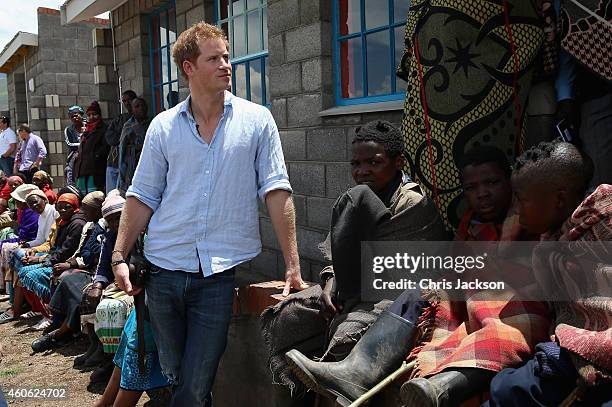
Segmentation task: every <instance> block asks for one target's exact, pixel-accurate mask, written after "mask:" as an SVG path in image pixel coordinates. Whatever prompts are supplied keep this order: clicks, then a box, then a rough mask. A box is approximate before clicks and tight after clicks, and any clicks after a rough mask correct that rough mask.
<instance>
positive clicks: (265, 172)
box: [255, 109, 293, 201]
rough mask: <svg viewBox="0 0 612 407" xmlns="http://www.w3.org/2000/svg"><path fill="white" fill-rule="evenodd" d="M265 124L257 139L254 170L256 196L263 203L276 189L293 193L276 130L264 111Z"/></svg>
mask: <svg viewBox="0 0 612 407" xmlns="http://www.w3.org/2000/svg"><path fill="white" fill-rule="evenodd" d="M264 117H265V119H264V120H265V124H264V126H263V129H262V131H261V134H260V137H259V144H258V146H257V158H256V160H255V168H256V170H257V194H258V196H259V198H260V199H261V200H262V201H263V200H265V197H266V194H267V193H268V192H270V191H274V190H276V189H282V190H285V191H288V192H293V190H292V189H291V184H290V183H289V176H288V175H287V168H286V167H285V158H284V156H283V149H282V147H281V141H280V136H279V134H278V128H277V127H276V123H275V122H274V118H273V117H272V114H271V113H270V112H269V111H268V110H267V109H266V112H265V116H264Z"/></svg>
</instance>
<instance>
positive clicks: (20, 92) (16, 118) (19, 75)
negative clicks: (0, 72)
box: [6, 66, 28, 129]
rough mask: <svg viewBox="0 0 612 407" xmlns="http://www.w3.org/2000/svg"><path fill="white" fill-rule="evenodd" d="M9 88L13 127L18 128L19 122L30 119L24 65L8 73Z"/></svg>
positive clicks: (10, 113)
mask: <svg viewBox="0 0 612 407" xmlns="http://www.w3.org/2000/svg"><path fill="white" fill-rule="evenodd" d="M6 79H7V88H8V104H9V117H10V118H11V127H13V129H15V128H16V126H17V125H18V123H22V122H27V121H28V112H27V103H26V90H25V77H24V73H23V67H22V66H20V67H17V68H16V69H15V70H14V71H13V72H10V73H8V74H7V75H6Z"/></svg>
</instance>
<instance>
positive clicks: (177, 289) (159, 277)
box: [145, 267, 234, 407]
mask: <svg viewBox="0 0 612 407" xmlns="http://www.w3.org/2000/svg"><path fill="white" fill-rule="evenodd" d="M145 292H146V301H147V306H148V307H149V315H150V317H151V318H150V319H151V327H152V328H153V337H154V338H155V343H156V344H157V349H158V351H159V361H160V364H161V367H162V371H163V373H164V375H165V376H166V377H167V378H168V380H169V381H170V383H172V385H173V390H174V391H173V394H172V401H171V403H170V406H173V407H178V406H194V407H195V406H212V396H211V394H210V391H211V388H212V385H213V382H214V380H215V374H216V373H217V366H218V365H219V360H220V359H221V355H222V354H223V352H224V350H225V345H226V343H227V330H228V327H229V323H230V319H231V316H232V304H233V298H234V271H233V270H228V271H225V272H223V273H219V274H214V275H212V276H210V277H206V278H204V277H203V275H202V274H201V273H184V272H181V271H168V270H164V269H160V268H157V267H153V270H152V271H151V273H150V275H149V277H148V278H147V282H146V284H145Z"/></svg>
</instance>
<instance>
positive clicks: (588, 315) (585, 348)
mask: <svg viewBox="0 0 612 407" xmlns="http://www.w3.org/2000/svg"><path fill="white" fill-rule="evenodd" d="M542 239H543V240H559V241H568V242H571V244H569V250H570V254H569V255H568V254H567V253H563V254H561V253H559V252H555V251H554V249H553V250H550V249H549V247H550V246H544V245H543V247H542V248H538V249H536V251H535V253H534V272H535V276H536V279H537V280H538V284H539V285H540V286H541V287H542V288H543V289H544V290H545V291H547V292H548V293H549V294H550V293H555V294H559V293H561V291H564V292H565V296H566V297H570V296H571V297H572V298H576V295H577V293H576V292H573V291H574V290H576V289H577V288H580V287H582V288H583V289H584V288H586V287H584V286H583V285H580V284H576V279H577V278H580V277H582V276H583V275H584V271H586V272H587V273H589V275H588V277H589V279H588V280H589V281H590V282H593V281H597V282H598V284H606V285H607V286H606V287H607V288H603V289H602V287H599V289H598V294H597V295H589V294H588V293H586V295H584V296H582V297H578V298H579V299H578V300H575V301H572V302H567V301H562V302H561V301H560V302H554V303H552V306H553V308H554V310H555V321H554V322H555V336H556V339H557V341H558V342H559V344H560V346H561V347H562V348H565V349H567V350H569V351H571V352H572V355H573V362H574V366H575V367H576V369H577V370H578V372H579V374H580V377H581V379H582V381H581V383H582V384H584V385H589V386H592V385H596V384H599V383H600V382H601V381H602V380H608V381H609V380H610V379H611V378H612V376H611V373H612V358H610V353H611V352H612V298H611V297H610V296H609V295H607V296H605V295H602V294H605V293H606V292H607V293H610V289H609V287H610V275H612V265H611V264H610V258H611V257H612V253H611V252H610V251H609V248H610V246H609V245H603V244H602V245H595V244H592V242H610V241H612V185H605V184H603V185H600V186H599V187H598V188H597V189H596V190H595V192H593V193H592V194H591V195H590V196H589V197H588V198H586V199H585V200H584V201H583V202H582V203H581V204H580V206H579V207H578V208H577V209H576V210H575V211H574V213H573V214H572V216H571V217H570V218H569V219H568V220H567V221H566V222H565V224H564V225H563V226H562V228H561V229H560V230H559V231H557V232H555V233H551V234H548V235H544V236H543V237H542ZM588 242H591V243H590V244H589V243H588ZM585 260H590V261H589V262H587V261H585ZM578 264H581V265H585V264H590V265H591V269H590V270H584V268H580V269H577V267H576V266H577V265H578ZM577 270H580V272H579V273H577V272H576V271H577ZM577 274H578V275H577ZM559 295H561V294H559Z"/></svg>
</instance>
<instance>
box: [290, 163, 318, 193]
mask: <svg viewBox="0 0 612 407" xmlns="http://www.w3.org/2000/svg"><path fill="white" fill-rule="evenodd" d="M289 181H290V182H291V186H292V188H293V191H294V192H295V193H296V194H302V195H307V196H321V197H323V196H325V166H324V165H323V164H321V163H289Z"/></svg>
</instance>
